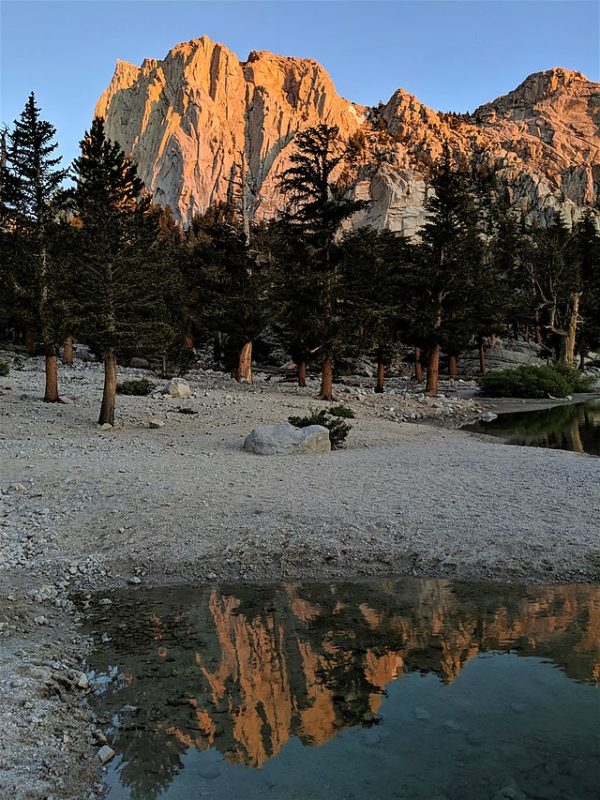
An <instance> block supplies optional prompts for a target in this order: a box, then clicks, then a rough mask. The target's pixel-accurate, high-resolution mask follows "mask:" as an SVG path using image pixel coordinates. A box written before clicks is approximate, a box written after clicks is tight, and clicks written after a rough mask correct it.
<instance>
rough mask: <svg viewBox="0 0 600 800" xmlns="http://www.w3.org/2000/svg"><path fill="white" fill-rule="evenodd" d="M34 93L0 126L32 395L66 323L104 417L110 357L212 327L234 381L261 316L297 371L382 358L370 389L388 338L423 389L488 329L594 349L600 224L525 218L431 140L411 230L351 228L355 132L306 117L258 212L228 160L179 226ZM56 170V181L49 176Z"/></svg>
mask: <svg viewBox="0 0 600 800" xmlns="http://www.w3.org/2000/svg"><path fill="white" fill-rule="evenodd" d="M55 137H56V131H55V129H54V127H53V126H52V125H51V124H50V123H49V122H47V121H45V120H43V119H42V117H41V112H40V109H39V108H38V106H37V104H36V100H35V97H34V95H33V94H31V95H30V97H29V98H28V100H27V103H26V106H25V108H24V110H23V112H22V114H21V116H20V118H19V119H18V120H16V121H15V123H14V126H13V128H12V130H5V132H4V134H3V136H2V155H1V164H0V252H1V265H2V266H1V267H0V269H1V274H0V279H1V281H2V287H3V288H2V296H1V298H0V329H2V330H4V332H5V334H6V335H11V336H12V337H13V338H14V339H15V340H20V341H23V342H25V344H26V345H27V347H28V349H29V350H30V351H31V352H32V351H33V348H34V347H35V346H36V343H37V346H38V347H39V348H40V349H41V350H42V352H43V353H44V355H45V358H46V387H45V396H44V400H45V401H47V402H56V401H58V400H59V387H58V358H59V353H60V350H61V348H62V349H63V360H65V361H66V362H67V363H68V362H69V359H70V358H72V341H73V337H76V338H77V339H78V340H80V341H85V342H86V343H88V344H89V345H90V346H91V347H92V349H93V350H94V352H96V353H98V354H101V355H102V358H103V361H104V374H105V380H104V392H103V398H102V407H101V412H100V416H99V422H100V423H106V422H108V423H110V424H113V422H114V413H115V391H116V369H117V362H118V361H119V360H120V361H121V362H124V361H126V360H128V359H129V358H131V356H132V355H141V354H143V355H145V356H146V357H151V358H155V359H160V360H161V361H163V362H165V363H169V364H171V365H174V364H177V363H178V364H179V365H180V366H185V364H186V362H188V360H189V358H190V355H191V351H192V349H193V347H194V346H195V345H196V344H199V343H202V342H204V343H206V342H211V343H213V346H214V347H215V353H216V355H217V356H218V357H219V358H220V359H221V360H222V361H223V363H224V365H225V366H226V367H227V368H228V369H230V370H231V372H232V374H233V376H234V377H235V378H236V379H238V380H248V381H252V361H253V347H254V346H255V345H256V343H257V342H260V340H261V337H263V336H264V334H265V332H266V331H269V332H271V333H275V334H276V335H277V336H278V337H279V339H280V340H281V341H282V342H283V343H284V344H285V347H286V349H287V351H288V352H289V354H290V356H291V357H292V359H293V361H294V362H295V364H296V365H297V379H298V383H299V384H300V385H305V384H306V375H307V370H308V369H313V370H314V369H318V370H319V371H320V375H321V388H320V397H321V398H323V399H325V400H331V399H332V397H333V382H334V375H335V373H336V371H339V369H340V368H341V367H342V366H343V365H344V364H347V363H349V362H351V361H352V360H353V359H355V358H356V357H357V356H359V355H361V354H372V356H373V357H374V358H375V359H376V361H377V364H378V369H377V382H376V386H375V390H376V391H379V392H381V391H383V388H384V379H385V373H386V367H387V366H388V365H389V363H390V361H391V359H392V358H393V357H394V355H395V354H396V353H397V352H398V349H399V347H400V346H403V347H406V346H409V347H410V348H412V351H413V352H414V369H415V376H416V378H417V379H418V380H419V381H420V380H422V379H423V376H424V375H425V378H426V391H427V392H429V393H430V394H432V395H435V394H436V393H437V391H438V376H439V372H440V359H441V357H442V354H443V356H444V357H445V358H446V369H447V372H448V374H450V375H452V376H454V375H456V364H457V358H458V356H459V354H460V353H461V352H462V351H464V350H465V349H470V348H474V347H477V348H479V352H480V360H481V364H480V366H481V371H482V372H485V350H484V343H485V342H486V340H488V341H489V339H490V338H493V337H496V336H504V335H511V336H514V337H520V338H523V339H525V340H527V341H529V340H533V341H535V342H536V343H537V344H539V345H541V346H543V347H545V348H546V351H547V353H548V354H551V356H552V357H553V358H554V359H555V360H556V361H558V362H561V363H565V364H573V363H574V362H575V361H576V359H577V358H579V360H580V366H582V367H583V363H584V358H585V356H586V354H587V353H588V352H590V351H593V350H594V349H596V348H598V347H600V266H599V264H600V236H599V234H598V230H597V226H596V222H595V220H594V218H593V216H592V214H591V212H589V213H587V214H585V215H584V216H583V218H582V219H581V221H580V222H578V223H577V224H576V225H575V226H573V227H572V228H571V229H569V228H568V227H567V226H566V225H565V224H564V222H563V221H562V220H561V219H560V218H556V219H555V220H554V221H553V222H552V223H551V224H550V225H547V226H545V227H542V226H536V225H531V224H526V222H525V220H524V219H523V218H522V216H520V215H519V214H517V213H515V211H514V210H513V209H512V208H511V204H510V201H509V196H508V194H507V192H506V191H505V190H503V189H502V187H501V186H500V185H499V184H498V182H497V181H495V180H494V176H493V175H492V176H488V177H487V178H485V179H484V178H483V177H482V176H481V174H478V173H477V171H476V170H474V169H473V167H472V165H469V164H463V163H461V162H460V161H459V160H457V159H456V158H454V156H453V154H452V153H451V152H450V150H449V148H448V147H446V148H445V150H444V152H443V154H442V156H441V158H440V159H439V161H438V162H437V163H436V164H435V165H434V167H433V168H432V172H431V175H430V178H429V181H428V189H427V199H426V202H425V211H426V215H425V222H424V224H423V226H422V227H421V229H420V231H419V233H418V236H417V237H414V238H413V239H408V238H406V237H403V236H401V235H400V234H398V233H394V232H392V231H389V230H375V229H374V228H372V227H369V226H362V227H353V226H352V225H351V224H350V223H351V220H352V218H353V217H354V215H356V214H357V213H359V212H361V211H364V210H365V209H366V207H367V206H368V203H367V202H365V201H360V200H356V199H354V198H353V197H352V196H351V194H350V193H349V192H348V190H347V189H346V188H345V184H344V182H343V181H340V180H338V179H336V176H338V175H339V174H340V172H341V171H342V170H343V169H344V168H347V166H348V162H349V161H350V162H351V161H352V153H353V150H352V148H354V147H355V142H354V141H353V140H352V141H351V142H350V143H347V142H344V141H343V140H342V139H341V137H340V135H339V131H338V129H337V128H335V127H333V126H327V125H320V126H317V127H315V128H311V129H308V130H305V131H302V132H300V133H298V134H297V135H296V137H295V150H294V153H293V154H292V156H291V158H290V166H289V167H288V169H286V170H285V171H284V172H283V174H282V176H281V178H280V186H279V188H280V191H281V195H282V197H283V199H284V203H283V208H282V209H281V211H280V213H279V214H278V216H277V217H276V218H275V219H273V220H270V221H263V222H254V221H252V220H251V219H250V212H249V208H250V206H251V203H249V202H248V196H249V191H250V187H249V185H248V181H249V179H248V176H247V174H246V167H245V164H244V160H243V159H242V160H241V162H240V164H239V165H238V166H239V169H238V172H239V179H238V180H235V181H232V183H231V191H230V193H229V194H230V196H229V198H228V200H227V202H225V203H221V204H217V205H214V206H213V207H211V208H209V209H208V210H207V211H206V212H205V213H204V214H202V215H197V216H196V217H194V219H193V220H192V222H191V224H190V226H189V228H188V229H186V230H184V229H182V228H181V227H180V226H179V225H178V224H177V223H176V221H175V219H174V217H173V215H172V213H171V211H170V210H169V209H168V208H163V207H160V206H157V205H155V204H153V202H152V199H151V197H150V195H149V194H148V193H147V192H145V191H144V187H143V185H142V182H141V181H140V179H139V177H138V175H137V171H136V167H135V164H134V163H133V162H132V160H131V158H130V157H129V156H128V155H126V154H125V153H124V152H123V151H122V150H121V148H120V147H119V145H118V144H117V143H115V142H111V141H109V140H108V139H107V138H106V134H105V129H104V122H103V120H102V119H100V118H96V119H94V121H93V123H92V125H91V128H90V130H89V131H87V132H86V133H85V135H84V137H83V139H82V141H81V143H80V155H79V156H78V158H76V159H75V161H74V162H73V164H72V166H71V167H70V169H68V170H67V169H64V168H62V167H61V166H60V159H59V158H58V157H56V156H55V151H56V148H57V143H56V139H55ZM67 178H70V179H71V184H72V185H71V186H70V187H68V188H65V186H64V183H65V180H66V179H67Z"/></svg>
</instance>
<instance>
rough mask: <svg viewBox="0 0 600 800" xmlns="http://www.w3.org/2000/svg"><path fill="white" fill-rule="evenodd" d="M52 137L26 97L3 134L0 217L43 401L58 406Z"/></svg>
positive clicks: (59, 324)
mask: <svg viewBox="0 0 600 800" xmlns="http://www.w3.org/2000/svg"><path fill="white" fill-rule="evenodd" d="M55 136H56V129H55V128H54V126H53V125H52V124H51V123H50V122H47V121H45V120H43V119H41V117H40V109H39V107H38V106H37V104H36V100H35V95H34V94H33V92H32V93H31V94H30V95H29V98H28V100H27V103H26V104H25V108H24V109H23V112H22V114H21V116H20V118H19V119H18V120H16V121H15V124H14V129H13V131H12V132H11V133H9V134H8V143H7V146H6V152H5V154H3V161H5V164H4V166H3V176H4V177H3V180H2V192H3V203H2V205H3V209H4V210H3V216H8V217H9V218H10V223H9V226H10V236H11V237H12V248H11V249H12V253H13V260H12V263H13V268H12V270H11V281H10V284H11V286H12V289H13V295H14V300H15V302H16V305H17V308H19V309H21V314H22V317H23V318H24V321H25V325H26V327H27V328H29V329H30V330H33V329H35V330H36V331H37V333H38V335H39V336H40V339H41V343H42V347H43V350H44V355H45V357H46V388H45V393H44V400H45V401H46V402H48V403H52V402H57V401H58V400H59V396H58V349H59V347H60V344H61V342H62V336H63V329H62V328H63V324H64V322H65V316H64V314H63V313H61V310H59V305H60V297H61V294H62V288H61V284H62V280H63V278H64V275H63V269H62V264H61V262H60V259H58V258H56V257H53V252H52V249H53V243H54V239H55V237H56V232H57V214H58V209H57V198H58V195H59V190H60V188H61V184H62V182H63V180H64V179H65V176H66V175H67V170H64V169H60V168H59V166H58V165H59V164H60V161H61V158H60V157H59V156H54V155H53V153H54V152H55V150H56V148H57V146H58V144H57V143H56V141H55V140H54V139H55ZM5 222H6V220H5ZM3 227H4V228H6V226H4V225H3ZM5 234H6V230H5Z"/></svg>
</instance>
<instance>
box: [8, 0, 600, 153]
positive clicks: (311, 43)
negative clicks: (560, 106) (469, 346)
mask: <svg viewBox="0 0 600 800" xmlns="http://www.w3.org/2000/svg"><path fill="white" fill-rule="evenodd" d="M0 15H1V16H0V24H1V28H0V44H1V61H0V68H1V84H0V98H1V109H0V110H1V114H0V117H1V119H2V121H3V122H6V123H9V124H10V123H12V120H13V119H14V118H15V117H16V116H17V115H18V114H19V113H20V111H21V109H22V107H23V105H24V103H25V100H26V97H27V95H28V93H29V92H30V91H31V90H34V91H35V93H36V96H37V98H38V101H39V103H40V105H41V107H42V111H43V115H44V117H45V118H46V119H48V120H50V121H51V122H52V123H53V124H54V125H55V126H56V128H57V129H58V137H59V141H60V149H61V153H62V154H63V155H64V156H65V159H66V160H71V159H72V158H73V157H74V156H75V155H76V154H77V147H78V141H79V139H80V138H81V136H82V134H83V131H84V130H85V129H86V128H87V127H88V126H89V124H90V121H91V116H92V113H93V108H94V105H95V102H96V100H97V98H98V97H99V95H100V93H101V92H102V90H103V89H104V88H105V86H106V85H107V84H108V82H109V81H110V78H111V76H112V73H113V70H114V64H115V61H116V59H117V58H122V59H124V60H126V61H132V62H134V63H138V64H139V63H140V62H141V61H142V59H143V58H145V57H152V58H162V57H163V56H164V55H165V54H166V53H167V51H168V50H169V49H170V48H171V47H172V46H173V45H175V44H176V43H177V42H181V41H185V40H187V39H191V38H194V37H197V36H201V35H202V34H207V35H208V36H210V38H211V39H214V40H215V41H220V42H223V44H225V45H227V46H228V47H229V48H230V49H231V50H233V51H234V52H235V53H236V54H237V55H238V56H239V57H240V58H241V59H242V60H243V59H245V58H246V56H247V55H248V53H249V52H250V51H251V50H272V51H274V52H278V53H282V54H284V55H293V56H302V57H311V58H316V59H317V60H318V61H319V62H320V63H321V64H322V65H323V66H324V67H325V68H326V69H327V71H328V72H329V74H330V75H331V77H332V78H333V80H334V82H335V84H336V87H337V90H338V91H339V92H340V93H341V94H342V95H344V96H345V97H347V98H349V99H351V100H354V101H356V102H359V103H364V104H371V105H373V104H376V103H377V102H378V101H379V100H387V99H388V98H389V97H390V95H391V94H392V93H393V92H394V91H395V90H396V89H397V88H398V87H403V88H404V89H407V90H408V91H410V92H412V93H413V94H416V95H417V97H418V98H419V99H420V100H421V101H423V102H424V103H427V104H428V105H430V106H431V107H433V108H436V109H440V110H455V111H466V110H473V109H474V108H475V107H476V106H478V105H480V104H481V103H484V102H486V101H487V100H491V99H493V98H494V97H497V96H498V95H500V94H505V93H506V92H507V91H510V90H511V89H513V88H514V87H515V86H517V85H518V84H519V83H520V82H521V81H522V80H523V79H524V78H525V77H526V76H527V75H529V74H530V73H531V72H536V71H539V70H543V69H548V68H550V67H552V66H562V67H567V68H569V69H578V70H580V71H582V72H584V73H585V74H586V75H587V76H588V77H589V78H591V79H593V80H600V44H599V41H600V4H599V3H598V2H596V0H565V1H564V2H563V1H562V0H466V1H464V2H461V1H459V0H438V1H437V2H434V1H433V0H418V1H417V0H413V2H408V1H407V2H404V1H403V0H402V1H397V2H395V1H394V0H387V1H386V0H383V1H382V2H378V1H377V0H371V1H370V2H367V1H361V0H354V1H353V2H352V1H349V0H337V1H336V0H333V1H332V2H327V1H326V0H271V2H260V1H259V0H246V1H245V2H238V1H237V0H220V2H209V1H207V2H198V1H197V0H173V1H172V2H169V0H123V1H121V0H67V1H65V2H58V1H57V0H46V1H45V2H40V1H36V0H1V4H0Z"/></svg>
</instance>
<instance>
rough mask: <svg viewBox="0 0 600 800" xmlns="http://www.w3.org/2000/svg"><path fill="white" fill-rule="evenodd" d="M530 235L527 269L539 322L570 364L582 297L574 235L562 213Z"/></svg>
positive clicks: (547, 339)
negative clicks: (530, 243) (565, 222)
mask: <svg viewBox="0 0 600 800" xmlns="http://www.w3.org/2000/svg"><path fill="white" fill-rule="evenodd" d="M530 235H531V238H532V244H533V246H532V248H531V249H530V251H529V253H528V256H529V257H528V261H527V264H526V269H527V273H528V276H529V280H530V282H531V285H532V287H533V289H534V294H535V309H534V313H535V315H536V317H537V319H536V325H539V330H540V334H541V337H542V339H543V342H544V344H545V345H546V346H547V347H548V348H549V349H551V350H553V351H554V354H555V359H556V361H559V362H561V363H565V364H566V363H568V362H569V361H570V362H572V360H573V354H574V348H575V332H576V323H577V318H578V308H579V301H580V297H581V275H580V272H579V268H578V259H577V256H576V252H575V249H574V247H573V238H572V236H571V232H570V230H569V229H568V228H567V226H566V225H565V224H564V222H563V220H562V219H561V218H560V217H559V216H556V217H555V219H554V221H553V222H552V224H550V225H548V226H547V227H545V228H542V227H534V228H532V229H531V232H530ZM571 326H573V327H571Z"/></svg>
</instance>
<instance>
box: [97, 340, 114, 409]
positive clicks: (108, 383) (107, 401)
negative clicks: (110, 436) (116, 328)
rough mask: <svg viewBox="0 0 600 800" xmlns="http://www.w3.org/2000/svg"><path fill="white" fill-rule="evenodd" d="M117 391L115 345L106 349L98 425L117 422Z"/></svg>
mask: <svg viewBox="0 0 600 800" xmlns="http://www.w3.org/2000/svg"><path fill="white" fill-rule="evenodd" d="M116 393H117V357H116V355H115V350H114V347H107V348H106V349H105V351H104V391H103V393H102V407H101V408H100V417H99V419H98V425H104V424H105V423H107V422H108V424H109V425H114V424H115V396H116Z"/></svg>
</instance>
